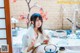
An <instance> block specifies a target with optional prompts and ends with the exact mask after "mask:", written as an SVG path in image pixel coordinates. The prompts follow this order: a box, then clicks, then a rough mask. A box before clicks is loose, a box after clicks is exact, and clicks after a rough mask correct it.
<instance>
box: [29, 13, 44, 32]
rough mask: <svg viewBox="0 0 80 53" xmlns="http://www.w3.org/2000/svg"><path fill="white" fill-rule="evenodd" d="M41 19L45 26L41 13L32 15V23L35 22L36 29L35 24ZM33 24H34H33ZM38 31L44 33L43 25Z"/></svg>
mask: <svg viewBox="0 0 80 53" xmlns="http://www.w3.org/2000/svg"><path fill="white" fill-rule="evenodd" d="M37 18H39V20H41V22H42V24H43V19H42V16H41V15H40V14H39V13H34V14H32V16H31V18H30V21H33V22H34V27H35V23H36V19H37ZM31 24H32V23H31ZM38 31H39V32H40V33H42V25H41V27H39V28H38Z"/></svg>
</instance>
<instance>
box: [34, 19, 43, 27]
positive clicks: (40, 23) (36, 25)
mask: <svg viewBox="0 0 80 53" xmlns="http://www.w3.org/2000/svg"><path fill="white" fill-rule="evenodd" d="M41 25H42V22H41V20H40V19H39V18H37V19H36V22H35V27H36V28H39V27H41Z"/></svg>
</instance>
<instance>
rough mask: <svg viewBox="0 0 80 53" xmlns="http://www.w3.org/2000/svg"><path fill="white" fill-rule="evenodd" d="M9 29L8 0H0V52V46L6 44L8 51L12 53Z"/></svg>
mask: <svg viewBox="0 0 80 53" xmlns="http://www.w3.org/2000/svg"><path fill="white" fill-rule="evenodd" d="M10 29H11V28H10V12H9V0H0V52H1V46H2V45H4V44H5V45H6V44H7V45H8V46H9V52H8V53H12V46H11V45H12V44H11V30H10Z"/></svg>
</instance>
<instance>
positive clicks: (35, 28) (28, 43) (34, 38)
mask: <svg viewBox="0 0 80 53" xmlns="http://www.w3.org/2000/svg"><path fill="white" fill-rule="evenodd" d="M30 21H31V26H30V27H29V29H28V31H27V34H26V35H25V36H24V37H23V45H24V52H25V53H28V52H29V53H32V51H34V49H35V48H36V47H38V46H39V45H41V44H43V43H44V44H47V43H48V40H49V37H48V36H47V35H44V32H43V30H42V25H43V19H42V16H41V15H40V14H39V13H34V14H33V15H32V16H31V18H30ZM44 40H46V41H44ZM41 47H42V46H41ZM41 47H40V48H41ZM43 47H44V46H43ZM40 50H41V49H40ZM38 53H39V52H38Z"/></svg>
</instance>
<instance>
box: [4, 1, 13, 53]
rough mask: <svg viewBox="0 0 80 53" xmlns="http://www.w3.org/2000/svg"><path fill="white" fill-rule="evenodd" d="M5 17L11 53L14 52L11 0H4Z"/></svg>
mask: <svg viewBox="0 0 80 53" xmlns="http://www.w3.org/2000/svg"><path fill="white" fill-rule="evenodd" d="M4 8H5V17H6V36H7V44H8V45H9V53H13V52H12V36H11V21H10V20H11V19H10V3H9V0H4Z"/></svg>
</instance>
